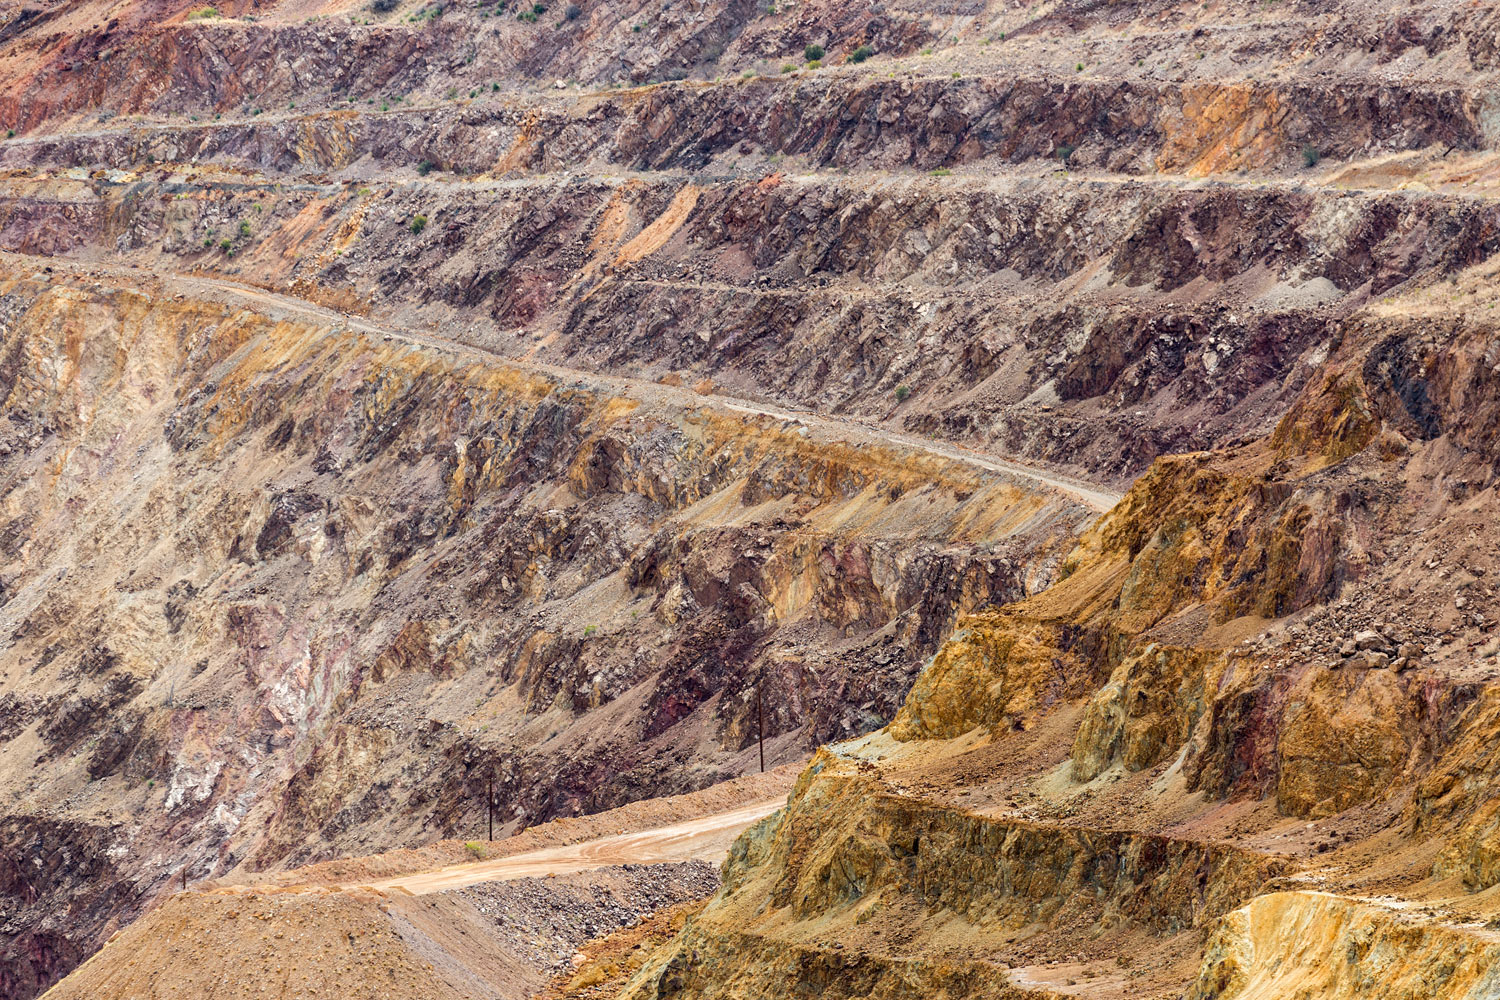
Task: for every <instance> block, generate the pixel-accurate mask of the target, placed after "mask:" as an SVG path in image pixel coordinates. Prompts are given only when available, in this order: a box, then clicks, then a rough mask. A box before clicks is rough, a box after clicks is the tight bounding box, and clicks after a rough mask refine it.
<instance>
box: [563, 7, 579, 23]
mask: <svg viewBox="0 0 1500 1000" xmlns="http://www.w3.org/2000/svg"><path fill="white" fill-rule="evenodd" d="M582 13H583V8H582V7H580V6H578V5H577V4H576V3H570V4H568V6H567V7H565V8H563V20H564V21H576V20H578V18H579V15H581V14H582Z"/></svg>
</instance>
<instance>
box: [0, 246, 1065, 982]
mask: <svg viewBox="0 0 1500 1000" xmlns="http://www.w3.org/2000/svg"><path fill="white" fill-rule="evenodd" d="M0 313H3V322H4V325H5V327H4V328H5V331H6V334H5V343H4V348H3V352H4V355H3V356H4V357H5V359H6V361H5V364H4V373H5V381H4V386H5V393H6V400H7V403H6V410H5V418H4V431H3V435H0V442H3V448H4V456H3V462H4V470H5V479H6V483H7V488H6V496H5V501H4V503H5V515H4V520H5V524H6V528H5V537H6V538H7V539H8V541H7V543H6V546H7V547H6V549H5V558H6V562H5V564H4V567H3V581H4V588H5V589H4V599H5V602H4V606H3V609H0V626H3V629H4V635H5V637H6V642H7V644H8V651H7V658H6V663H7V669H6V671H5V673H4V676H3V684H4V688H5V690H4V692H3V694H0V699H3V701H0V705H3V714H4V718H5V719H6V720H7V721H6V723H5V728H4V732H3V741H4V742H3V750H0V752H3V754H4V755H5V758H6V759H7V760H9V761H11V762H12V765H13V766H11V767H7V768H5V769H4V777H3V779H0V780H3V781H4V782H5V784H6V787H7V789H8V792H7V796H8V797H7V801H8V802H10V803H11V805H10V806H9V807H8V810H9V816H10V817H11V818H10V820H9V821H8V822H9V824H10V830H9V833H8V834H7V841H8V843H9V844H10V846H11V850H12V855H11V856H13V857H20V858H46V859H49V861H48V863H47V864H48V866H47V867H46V868H44V869H40V870H39V871H38V872H35V873H34V872H32V871H31V870H29V868H28V867H26V866H25V865H18V866H16V867H14V868H13V869H12V870H11V876H10V883H11V886H12V888H11V890H10V892H11V895H12V898H13V899H14V900H15V901H16V904H17V905H16V909H15V911H14V913H15V916H16V926H18V927H25V928H28V930H26V931H25V932H23V933H20V934H17V935H16V936H15V937H14V938H12V940H11V943H10V946H9V947H10V951H9V957H8V959H7V961H8V962H9V963H10V964H9V965H8V969H9V971H8V972H7V976H9V977H10V978H9V980H8V983H9V986H8V988H13V989H14V991H15V992H17V993H20V992H23V991H24V990H25V989H26V988H27V987H28V985H29V984H39V983H45V982H46V981H47V980H48V978H49V977H52V976H55V975H57V974H58V973H59V972H61V971H64V970H65V969H66V968H67V967H69V966H70V965H71V964H72V963H74V962H76V961H77V960H78V959H79V958H81V957H83V955H85V954H87V952H88V950H89V949H91V948H92V947H93V946H95V945H96V944H97V942H98V941H99V940H100V939H101V938H102V936H103V935H105V934H106V933H108V931H109V929H110V928H111V927H112V926H113V923H114V921H117V920H119V919H121V918H122V917H128V916H129V915H130V914H131V913H133V912H136V911H137V910H138V909H139V907H140V906H141V905H142V904H144V903H145V902H146V901H147V900H149V899H150V898H151V896H152V895H153V894H154V893H155V892H156V891H157V890H158V889H159V888H161V887H162V886H164V885H165V884H167V883H168V882H169V881H170V880H171V879H174V878H176V877H178V873H179V872H180V871H181V870H186V871H187V872H188V873H189V875H190V877H191V878H194V879H197V878H203V877H207V876H213V875H219V874H222V873H225V872H228V871H232V870H235V869H237V868H240V867H244V866H248V867H250V868H252V869H261V868H266V867H268V866H278V865H285V864H288V863H305V862H307V861H310V860H316V859H318V858H321V857H327V856H331V855H334V854H347V853H351V852H353V853H369V852H371V851H374V850H383V849H389V848H394V847H400V846H406V845H412V844H419V843H421V842H423V841H425V840H428V839H432V838H434V837H442V836H454V835H470V836H472V834H473V832H474V831H475V830H482V829H483V828H484V819H485V817H484V808H483V804H482V803H483V795H484V794H485V790H486V788H487V787H488V786H489V783H490V782H491V781H493V787H494V788H495V790H496V794H497V797H498V799H499V801H500V802H501V803H502V807H501V810H500V815H499V823H500V825H501V826H502V828H503V829H506V830H511V829H516V828H519V827H521V826H525V825H528V824H530V823H535V822H538V821H540V820H545V819H548V818H551V817H554V816H562V815H571V814H576V813H579V812H583V811H590V812H592V811H597V810H598V809H601V808H607V807H609V806H613V805H618V804H620V803H623V802H627V801H630V800H633V799H639V798H643V797H648V796H652V795H662V794H668V793H672V792H678V791H686V790H690V789H692V788H695V787H700V786H702V785H706V784H710V783H712V782H714V781H717V780H721V779H723V778H726V777H732V776H733V775H735V774H738V773H741V772H743V771H745V770H747V769H750V768H752V767H753V766H754V758H755V752H756V751H755V748H754V745H753V743H754V740H755V737H756V732H757V726H756V714H755V713H756V700H755V698H754V697H753V694H754V686H755V685H756V684H757V683H761V684H763V685H765V687H766V688H767V689H768V691H769V692H770V697H767V698H765V699H764V703H765V705H766V711H765V726H764V728H765V732H766V735H767V737H768V748H767V749H768V753H769V756H770V758H771V763H772V764H775V763H776V762H778V761H781V760H786V759H791V758H794V757H796V756H798V755H800V754H801V753H803V752H805V750H806V749H807V748H808V747H809V746H810V745H812V744H814V743H816V742H821V741H823V740H826V739H828V738H831V737H834V736H837V735H840V734H845V733H850V732H857V731H863V730H866V729H868V728H870V727H871V726H872V725H877V724H879V722H880V721H881V720H882V719H883V718H884V717H889V715H890V713H891V712H893V711H894V709H895V706H896V705H897V704H899V699H900V697H901V695H902V693H904V690H905V688H906V686H907V685H908V684H909V682H910V678H911V676H912V675H913V673H914V672H915V670H916V668H917V666H918V664H920V662H921V660H922V658H923V657H925V656H926V655H928V654H929V653H930V652H931V650H932V649H933V648H935V646H936V644H937V642H939V641H940V639H941V638H942V636H943V635H944V634H945V633H946V630H947V629H948V627H949V623H950V622H951V621H952V619H953V617H954V616H955V615H957V614H959V613H961V612H963V611H964V610H967V609H969V608H972V607H974V606H975V605H976V604H979V603H983V602H987V601H993V600H996V599H1001V600H1004V599H1009V598H1012V597H1014V596H1016V595H1018V594H1020V593H1023V592H1025V591H1026V590H1028V589H1034V588H1035V587H1036V586H1039V585H1041V584H1042V583H1044V582H1045V580H1047V579H1048V578H1050V576H1051V574H1052V572H1053V571H1054V567H1055V562H1056V554H1055V552H1056V549H1057V546H1058V544H1059V543H1060V542H1061V541H1062V540H1063V539H1065V538H1066V537H1068V535H1069V534H1070V533H1071V531H1072V530H1073V528H1074V527H1075V526H1076V525H1078V524H1079V523H1081V522H1082V521H1083V520H1084V519H1086V518H1087V517H1088V516H1089V512H1088V511H1087V509H1085V508H1083V507H1081V506H1080V505H1078V504H1076V503H1074V502H1071V501H1070V500H1069V499H1068V498H1067V496H1066V495H1065V494H1060V493H1054V492H1051V491H1048V490H1046V489H1045V488H1043V487H1042V486H1041V485H1040V484H1039V483H1037V482H1036V481H1028V480H1024V479H1020V478H1016V477H1008V476H1005V475H1001V474H994V473H989V472H986V471H985V470H984V469H983V468H981V467H979V466H976V465H972V464H966V463H964V462H961V461H956V460H951V459H942V458H938V457H928V456H921V455H918V454H913V453H910V452H907V451H904V450H903V449H901V448H898V447H884V448H882V447H879V446H876V445H874V444H862V445H860V444H851V443H845V442H843V441H838V440H830V439H828V438H826V437H825V436H824V435H823V434H813V433H811V432H810V431H809V430H808V429H807V428H806V427H798V426H796V425H795V424H791V423H789V422H787V421H785V420H777V419H772V418H756V417H748V416H746V415H744V414H742V413H736V412H733V411H728V410H725V409H723V408H722V407H716V406H714V405H713V404H712V402H711V401H710V400H707V399H704V398H703V397H699V396H697V395H696V394H693V393H689V392H686V391H684V390H680V389H674V388H672V387H670V386H655V385H653V384H651V383H641V384H639V385H638V386H636V388H635V390H634V391H633V392H632V393H629V394H625V395H608V394H601V393H600V392H599V391H596V390H595V389H591V388H589V387H588V386H587V385H586V384H574V385H569V384H566V383H559V382H558V381H556V380H555V379H553V378H551V377H548V376H545V375H541V374H538V373H535V372H533V371H529V370H526V369H522V368H517V367H514V366H511V365H508V364H506V363H504V362H503V361H501V360H499V359H496V358H494V357H492V356H489V355H485V354H483V353H482V352H476V351H474V350H472V349H467V348H462V347H458V346H451V347H445V346H443V345H442V344H441V343H437V342H432V341H430V340H428V339H416V340H406V341H403V340H398V339H395V338H393V337H391V336H390V335H383V336H376V335H365V334H360V333H357V332H355V331H353V330H351V329H348V328H347V327H341V326H333V327H330V326H319V325H312V324H309V323H308V322H306V321H299V320H298V319H289V318H280V319H275V318H269V317H267V316H266V315H264V314H261V313H257V312H254V311H251V310H248V309H246V308H245V307H244V306H243V305H226V304H224V303H221V302H216V301H211V300H201V299H193V298H187V297H184V296H182V295H181V294H177V293H173V292H172V291H171V290H170V286H167V287H162V286H161V285H158V286H156V287H153V288H147V289H127V288H121V287H116V286H115V285H113V284H112V283H110V282H99V281H92V280H78V279H67V280H64V279H62V276H61V275H58V274H55V275H51V276H49V275H47V274H46V273H44V272H43V271H40V270H38V271H35V272H33V276H32V277H29V278H28V277H24V276H22V275H21V274H16V273H12V274H11V275H9V276H8V277H7V279H6V281H5V284H4V287H3V289H0ZM700 403H701V405H700ZM872 663H878V664H880V666H879V668H878V669H871V668H870V664H872ZM44 873H45V877H39V876H41V875H42V874H44ZM63 914H66V915H67V916H66V918H65V919H64V918H63V916H62V915H63ZM32 988H34V986H33V987H32Z"/></svg>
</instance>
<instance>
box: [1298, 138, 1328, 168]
mask: <svg viewBox="0 0 1500 1000" xmlns="http://www.w3.org/2000/svg"><path fill="white" fill-rule="evenodd" d="M1322 158H1323V154H1322V153H1320V152H1318V147H1317V146H1314V145H1312V144H1311V143H1308V144H1307V145H1305V146H1303V147H1302V165H1303V166H1304V167H1316V166H1317V165H1318V161H1319V160H1321V159H1322Z"/></svg>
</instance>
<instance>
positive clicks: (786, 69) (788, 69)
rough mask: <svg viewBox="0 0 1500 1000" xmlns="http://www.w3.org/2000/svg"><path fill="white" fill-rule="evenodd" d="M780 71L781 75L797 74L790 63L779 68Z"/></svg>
mask: <svg viewBox="0 0 1500 1000" xmlns="http://www.w3.org/2000/svg"><path fill="white" fill-rule="evenodd" d="M781 71H782V72H783V73H795V72H797V67H796V66H794V65H793V64H792V63H787V64H786V65H785V66H783V67H781Z"/></svg>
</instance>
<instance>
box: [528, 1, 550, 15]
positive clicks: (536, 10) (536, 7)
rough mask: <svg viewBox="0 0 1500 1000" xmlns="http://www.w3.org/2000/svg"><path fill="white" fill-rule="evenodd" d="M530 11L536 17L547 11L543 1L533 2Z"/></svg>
mask: <svg viewBox="0 0 1500 1000" xmlns="http://www.w3.org/2000/svg"><path fill="white" fill-rule="evenodd" d="M531 12H532V13H533V14H535V15H536V16H537V17H541V16H542V15H543V14H545V13H547V5H546V4H544V3H534V4H532V5H531Z"/></svg>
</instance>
